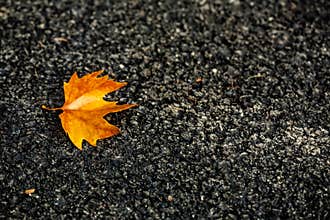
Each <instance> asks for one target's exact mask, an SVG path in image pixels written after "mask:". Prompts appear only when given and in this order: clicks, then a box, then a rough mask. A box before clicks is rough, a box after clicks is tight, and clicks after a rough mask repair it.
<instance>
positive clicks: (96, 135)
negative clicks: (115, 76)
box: [41, 70, 136, 150]
mask: <svg viewBox="0 0 330 220" xmlns="http://www.w3.org/2000/svg"><path fill="white" fill-rule="evenodd" d="M102 73H103V70H100V71H96V72H93V73H90V74H87V75H85V76H83V77H81V78H79V77H78V75H77V73H74V74H73V75H72V76H71V79H70V80H69V82H68V83H66V82H64V96H65V102H64V104H63V106H62V107H59V108H47V107H46V106H44V105H43V106H41V107H42V108H43V109H46V110H62V111H63V112H62V113H61V114H60V115H59V117H60V119H61V123H62V127H63V129H64V131H65V132H66V133H67V134H68V136H69V138H70V140H71V141H72V143H73V144H74V145H75V146H76V147H77V148H78V149H80V150H82V142H83V140H86V141H87V142H88V143H90V144H91V145H92V146H96V141H97V140H99V139H103V138H107V137H111V136H113V135H116V134H118V133H119V132H120V130H119V128H117V127H116V126H114V125H112V124H110V123H108V121H106V120H105V119H104V118H103V117H104V116H105V115H107V114H109V113H111V112H119V111H123V110H126V109H129V108H132V107H134V106H136V104H123V105H118V104H117V102H108V101H105V100H104V99H103V97H104V96H105V95H106V94H108V93H110V92H113V91H116V90H118V89H120V88H121V87H123V86H125V85H126V84H127V83H126V82H115V81H113V80H110V79H109V78H108V77H107V76H103V77H97V76H99V75H100V74H102Z"/></svg>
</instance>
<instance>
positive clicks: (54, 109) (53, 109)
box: [41, 105, 62, 111]
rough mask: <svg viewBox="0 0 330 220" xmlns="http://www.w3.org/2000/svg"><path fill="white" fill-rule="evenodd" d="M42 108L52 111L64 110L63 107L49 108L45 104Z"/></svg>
mask: <svg viewBox="0 0 330 220" xmlns="http://www.w3.org/2000/svg"><path fill="white" fill-rule="evenodd" d="M41 108H42V109H46V110H50V111H56V110H62V108H48V107H46V106H45V105H42V106H41Z"/></svg>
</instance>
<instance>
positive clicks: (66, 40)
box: [53, 37, 68, 43]
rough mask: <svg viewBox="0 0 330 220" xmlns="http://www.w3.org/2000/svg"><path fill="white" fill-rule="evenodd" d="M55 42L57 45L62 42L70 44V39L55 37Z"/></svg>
mask: <svg viewBox="0 0 330 220" xmlns="http://www.w3.org/2000/svg"><path fill="white" fill-rule="evenodd" d="M53 40H54V41H55V42H56V43H61V42H68V39H66V38H64V37H54V38H53Z"/></svg>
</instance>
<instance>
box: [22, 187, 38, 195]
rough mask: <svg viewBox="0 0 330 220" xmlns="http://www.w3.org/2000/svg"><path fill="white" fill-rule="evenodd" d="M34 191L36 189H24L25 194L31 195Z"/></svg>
mask: <svg viewBox="0 0 330 220" xmlns="http://www.w3.org/2000/svg"><path fill="white" fill-rule="evenodd" d="M35 191H36V189H33V188H32V189H26V190H24V194H27V195H31V194H32V193H34V192H35Z"/></svg>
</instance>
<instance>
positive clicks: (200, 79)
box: [195, 77, 203, 83]
mask: <svg viewBox="0 0 330 220" xmlns="http://www.w3.org/2000/svg"><path fill="white" fill-rule="evenodd" d="M195 81H196V82H197V83H201V82H203V78H202V77H198V78H197V79H196V80H195Z"/></svg>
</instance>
